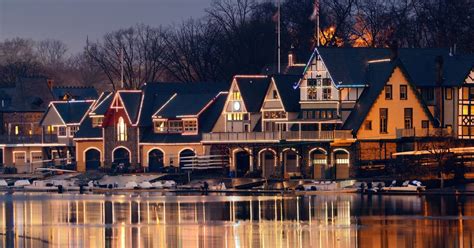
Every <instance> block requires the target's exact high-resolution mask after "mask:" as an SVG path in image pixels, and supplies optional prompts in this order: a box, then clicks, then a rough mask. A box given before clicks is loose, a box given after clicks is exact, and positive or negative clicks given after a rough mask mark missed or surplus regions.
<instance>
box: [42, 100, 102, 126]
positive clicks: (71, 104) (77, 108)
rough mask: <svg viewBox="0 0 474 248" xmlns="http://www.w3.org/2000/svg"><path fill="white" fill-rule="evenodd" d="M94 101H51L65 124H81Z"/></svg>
mask: <svg viewBox="0 0 474 248" xmlns="http://www.w3.org/2000/svg"><path fill="white" fill-rule="evenodd" d="M92 104H93V101H64V102H63V101H61V102H51V105H50V107H53V108H55V109H56V111H57V112H58V114H59V116H61V119H62V120H63V121H64V124H66V125H68V124H79V123H80V122H81V120H82V118H83V117H84V115H85V114H86V113H87V111H88V110H89V108H90V107H91V106H92Z"/></svg>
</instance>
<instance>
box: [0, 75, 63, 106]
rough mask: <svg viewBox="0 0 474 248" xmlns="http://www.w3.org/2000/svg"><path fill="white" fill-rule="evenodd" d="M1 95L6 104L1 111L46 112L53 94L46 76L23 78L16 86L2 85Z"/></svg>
mask: <svg viewBox="0 0 474 248" xmlns="http://www.w3.org/2000/svg"><path fill="white" fill-rule="evenodd" d="M0 97H1V99H2V100H4V104H3V105H0V111H1V112H44V111H45V110H46V109H47V108H48V106H49V103H50V102H51V101H53V100H54V99H53V95H52V93H51V90H50V88H49V84H48V80H47V79H46V78H42V77H38V78H21V79H20V80H18V82H15V85H14V86H10V87H1V88H0Z"/></svg>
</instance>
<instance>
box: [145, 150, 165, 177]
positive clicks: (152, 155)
mask: <svg viewBox="0 0 474 248" xmlns="http://www.w3.org/2000/svg"><path fill="white" fill-rule="evenodd" d="M164 158H165V155H164V153H163V152H162V151H161V150H160V149H153V150H151V151H150V152H148V171H150V172H161V170H162V169H163V167H164Z"/></svg>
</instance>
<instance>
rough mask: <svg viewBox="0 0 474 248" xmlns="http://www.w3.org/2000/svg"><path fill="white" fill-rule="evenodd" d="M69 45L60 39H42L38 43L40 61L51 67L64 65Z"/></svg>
mask: <svg viewBox="0 0 474 248" xmlns="http://www.w3.org/2000/svg"><path fill="white" fill-rule="evenodd" d="M67 50H68V49H67V46H66V44H64V42H62V41H60V40H52V39H47V40H42V41H39V42H37V44H36V52H37V56H38V59H39V61H40V62H41V63H42V64H43V65H45V66H49V67H57V66H59V65H63V64H64V63H65V60H66V52H67Z"/></svg>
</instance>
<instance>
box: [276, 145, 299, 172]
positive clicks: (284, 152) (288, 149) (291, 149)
mask: <svg viewBox="0 0 474 248" xmlns="http://www.w3.org/2000/svg"><path fill="white" fill-rule="evenodd" d="M287 151H292V152H294V153H295V154H296V168H298V167H300V157H301V155H299V154H298V151H296V149H295V148H285V149H283V151H282V152H281V153H280V162H285V165H286V161H285V160H286V152H287ZM284 155H285V156H284ZM285 172H286V166H285Z"/></svg>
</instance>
